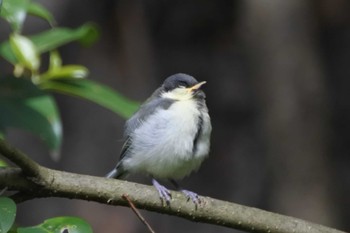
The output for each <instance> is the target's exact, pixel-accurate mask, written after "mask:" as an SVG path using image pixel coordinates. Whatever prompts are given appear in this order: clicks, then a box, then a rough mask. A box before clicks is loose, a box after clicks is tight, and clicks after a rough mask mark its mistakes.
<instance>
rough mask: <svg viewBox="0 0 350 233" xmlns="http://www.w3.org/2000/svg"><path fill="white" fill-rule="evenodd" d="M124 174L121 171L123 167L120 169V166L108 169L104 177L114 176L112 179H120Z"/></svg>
mask: <svg viewBox="0 0 350 233" xmlns="http://www.w3.org/2000/svg"><path fill="white" fill-rule="evenodd" d="M125 176H126V173H125V172H124V171H123V169H120V167H119V168H118V169H117V168H114V169H113V170H112V171H110V172H109V173H108V174H107V175H106V177H107V178H114V179H122V178H123V177H125Z"/></svg>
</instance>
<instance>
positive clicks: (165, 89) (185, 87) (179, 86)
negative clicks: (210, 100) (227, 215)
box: [160, 73, 206, 100]
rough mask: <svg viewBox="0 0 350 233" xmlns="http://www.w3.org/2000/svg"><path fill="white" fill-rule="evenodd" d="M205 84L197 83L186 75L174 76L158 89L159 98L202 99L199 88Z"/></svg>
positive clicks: (202, 95)
mask: <svg viewBox="0 0 350 233" xmlns="http://www.w3.org/2000/svg"><path fill="white" fill-rule="evenodd" d="M205 83H206V82H205V81H204V82H198V81H197V80H196V79H195V78H193V77H192V76H190V75H187V74H181V73H179V74H174V75H172V76H170V77H168V78H167V79H165V81H164V83H163V85H162V86H161V88H160V96H161V97H164V98H168V99H172V100H188V99H192V98H195V99H204V98H205V94H204V92H203V91H202V90H201V87H202V85H203V84H205Z"/></svg>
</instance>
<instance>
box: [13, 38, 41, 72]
mask: <svg viewBox="0 0 350 233" xmlns="http://www.w3.org/2000/svg"><path fill="white" fill-rule="evenodd" d="M10 45H11V49H12V51H13V53H14V54H15V57H16V59H17V61H18V62H19V63H20V64H21V65H23V66H24V67H26V68H28V69H29V70H31V71H32V72H35V73H36V72H37V71H38V69H39V66H40V57H39V54H38V52H37V49H36V47H35V45H34V44H33V43H32V41H31V40H30V39H28V38H27V37H25V36H22V35H19V34H13V35H11V36H10Z"/></svg>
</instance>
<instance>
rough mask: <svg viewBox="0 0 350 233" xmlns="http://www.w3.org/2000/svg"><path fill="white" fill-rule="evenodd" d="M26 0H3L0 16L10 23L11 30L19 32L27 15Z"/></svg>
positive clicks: (27, 3) (27, 2)
mask: <svg viewBox="0 0 350 233" xmlns="http://www.w3.org/2000/svg"><path fill="white" fill-rule="evenodd" d="M28 5H29V1H28V0H4V2H3V3H2V9H1V11H0V16H1V17H2V18H3V19H5V20H6V21H7V22H9V23H10V25H11V27H12V30H13V31H15V32H20V31H21V29H22V25H23V22H24V20H25V18H26V16H27V8H28Z"/></svg>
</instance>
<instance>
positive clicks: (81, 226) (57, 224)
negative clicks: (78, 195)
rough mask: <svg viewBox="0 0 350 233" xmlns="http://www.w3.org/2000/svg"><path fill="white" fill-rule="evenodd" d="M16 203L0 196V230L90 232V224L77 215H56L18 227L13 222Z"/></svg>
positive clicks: (19, 232)
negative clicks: (37, 222) (38, 222)
mask: <svg viewBox="0 0 350 233" xmlns="http://www.w3.org/2000/svg"><path fill="white" fill-rule="evenodd" d="M16 210H17V207H16V203H15V202H14V201H13V200H12V199H10V198H8V197H0V232H2V233H6V232H9V233H10V232H13V233H15V232H18V233H41V232H42V233H61V232H70V233H92V229H91V227H90V225H89V224H88V223H87V222H86V221H85V220H83V219H81V218H77V217H56V218H50V219H47V220H45V221H44V222H43V223H42V224H39V225H37V226H33V227H19V228H17V229H16V227H15V226H13V223H14V221H15V218H16Z"/></svg>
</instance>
